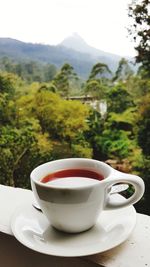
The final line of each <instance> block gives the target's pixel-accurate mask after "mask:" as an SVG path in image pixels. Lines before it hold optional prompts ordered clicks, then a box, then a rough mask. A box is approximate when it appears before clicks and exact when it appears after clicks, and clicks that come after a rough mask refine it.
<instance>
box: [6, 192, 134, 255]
mask: <svg viewBox="0 0 150 267" xmlns="http://www.w3.org/2000/svg"><path fill="white" fill-rule="evenodd" d="M113 197H114V198H115V200H120V199H121V198H123V197H122V196H120V195H118V194H115V195H114V196H113ZM64 216H65V215H64ZM135 223H136V211H135V209H134V207H133V206H130V207H127V208H122V209H118V210H113V211H103V212H102V213H101V215H100V216H99V218H98V221H97V224H96V225H95V226H94V227H93V228H91V229H90V230H88V231H86V232H83V233H80V234H66V233H62V232H59V231H57V230H55V229H54V228H53V227H52V226H49V224H48V221H47V219H46V218H45V216H44V215H43V213H42V212H40V211H37V210H35V208H33V207H32V205H31V206H30V205H29V204H28V205H26V206H24V207H20V208H19V209H18V210H17V211H16V212H15V214H14V215H13V217H12V220H11V227H12V232H13V234H14V236H15V237H16V238H17V239H18V240H19V241H20V242H21V243H22V244H24V245H25V246H27V247H29V248H31V249H33V250H35V251H38V252H41V253H44V254H48V255H53V256H63V257H78V256H87V255H92V254H96V253H99V252H104V251H106V250H109V249H111V248H113V247H115V246H117V245H119V244H121V243H122V242H123V241H125V240H126V239H127V238H128V237H129V235H130V234H131V232H132V230H133V229H134V226H135Z"/></svg>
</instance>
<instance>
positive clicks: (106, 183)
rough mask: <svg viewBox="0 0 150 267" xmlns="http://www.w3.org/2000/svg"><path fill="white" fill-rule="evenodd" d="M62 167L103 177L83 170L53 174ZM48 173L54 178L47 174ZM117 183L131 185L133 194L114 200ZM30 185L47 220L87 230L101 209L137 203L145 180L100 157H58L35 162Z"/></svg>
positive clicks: (59, 226) (72, 229) (65, 227)
mask: <svg viewBox="0 0 150 267" xmlns="http://www.w3.org/2000/svg"><path fill="white" fill-rule="evenodd" d="M64 170H65V172H66V170H83V173H84V172H85V173H86V172H87V173H88V172H89V173H90V172H91V171H92V172H95V173H96V175H98V176H99V175H100V176H101V175H102V178H103V179H102V180H96V179H95V177H93V176H94V175H93V174H92V178H91V177H89V174H88V177H86V176H87V175H84V176H85V177H83V174H82V173H81V174H82V175H81V177H80V171H79V174H78V175H77V171H75V172H74V174H75V175H72V174H71V175H70V174H69V175H70V176H71V177H67V178H66V177H64V178H58V179H56V178H54V177H53V176H54V173H55V174H57V173H58V172H62V173H63V171H64ZM50 174H52V175H50ZM48 175H50V177H51V176H52V177H53V180H51V178H47V177H48ZM69 175H67V176H69ZM58 176H59V175H58ZM44 179H45V180H44ZM49 179H50V181H49ZM117 183H126V184H130V185H133V187H134V190H135V191H134V193H133V195H132V196H131V197H130V198H128V199H123V201H120V202H118V199H117V202H115V200H114V199H112V197H111V194H110V191H111V188H112V186H113V185H115V184H117ZM31 186H32V190H33V193H34V195H35V198H36V200H37V202H38V204H39V205H40V207H41V209H42V211H43V213H44V214H45V216H46V217H47V219H48V220H49V222H50V224H51V225H52V226H54V227H55V228H56V229H58V230H61V231H64V232H69V233H78V232H82V231H85V230H88V229H89V228H91V227H92V226H93V225H95V223H96V221H97V218H98V216H99V214H100V213H101V212H102V211H103V210H106V209H107V210H111V209H118V208H123V207H127V206H129V205H131V204H134V203H136V202H137V201H138V200H139V199H140V198H141V197H142V195H143V193H144V182H143V180H142V179H141V178H140V177H138V176H136V175H131V174H124V173H122V172H119V171H117V170H115V169H113V168H112V167H110V166H109V165H107V164H106V163H103V162H101V161H97V160H92V159H83V158H70V159H61V160H56V161H51V162H47V163H45V164H42V165H40V166H38V167H37V168H35V169H34V170H33V171H32V173H31Z"/></svg>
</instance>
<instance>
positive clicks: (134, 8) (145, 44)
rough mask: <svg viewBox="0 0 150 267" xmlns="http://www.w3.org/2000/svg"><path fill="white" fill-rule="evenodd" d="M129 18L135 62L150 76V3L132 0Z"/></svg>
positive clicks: (145, 0)
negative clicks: (134, 44) (130, 20)
mask: <svg viewBox="0 0 150 267" xmlns="http://www.w3.org/2000/svg"><path fill="white" fill-rule="evenodd" d="M129 17H131V18H132V21H133V22H132V24H131V27H130V29H129V32H130V34H131V35H132V36H133V39H134V41H135V43H136V46H135V49H136V51H137V53H138V54H137V56H136V62H137V63H141V64H142V67H143V68H144V69H145V70H146V73H145V74H147V76H150V1H149V0H138V1H136V0H133V1H132V3H131V5H130V6H129Z"/></svg>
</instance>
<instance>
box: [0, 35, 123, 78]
mask: <svg viewBox="0 0 150 267" xmlns="http://www.w3.org/2000/svg"><path fill="white" fill-rule="evenodd" d="M4 56H7V57H10V58H11V59H13V60H14V61H31V60H32V61H38V62H40V63H50V64H54V65H55V66H56V67H57V68H59V67H61V66H62V65H63V64H64V63H65V62H68V63H69V64H71V65H72V66H73V67H74V69H75V71H76V72H77V74H78V75H79V76H81V77H84V78H87V77H88V75H89V73H90V71H91V68H92V66H93V65H94V64H95V63H97V62H103V63H106V64H107V65H108V66H109V68H110V69H111V70H112V71H113V72H114V71H115V70H116V68H117V65H118V61H119V60H120V58H121V57H120V56H117V55H113V54H110V53H106V52H103V51H101V50H98V49H95V48H92V47H91V46H89V45H88V44H87V43H86V42H85V41H84V40H83V39H82V38H81V37H80V36H77V35H74V36H72V37H69V38H66V39H65V40H64V41H63V42H62V43H61V44H59V45H56V46H52V45H43V44H33V43H25V42H22V41H18V40H15V39H11V38H0V58H2V57H4Z"/></svg>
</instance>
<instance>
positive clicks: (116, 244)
mask: <svg viewBox="0 0 150 267" xmlns="http://www.w3.org/2000/svg"><path fill="white" fill-rule="evenodd" d="M116 195H119V194H116ZM119 196H120V197H121V198H124V197H123V196H121V195H119ZM23 207H24V208H26V209H33V210H34V211H36V213H37V214H39V212H40V211H37V210H35V209H34V208H33V207H32V205H31V206H29V203H28V204H26V205H24V206H19V207H18V208H17V209H16V211H15V212H14V214H13V216H12V218H11V230H12V233H13V235H14V237H15V238H16V239H17V240H18V241H19V242H20V243H21V244H23V245H24V246H25V247H27V248H29V249H31V250H33V251H35V252H39V253H42V254H45V255H49V256H56V257H69V258H71V257H84V256H91V255H94V254H98V253H103V252H106V251H108V250H111V249H113V248H115V247H117V246H119V245H120V244H122V243H123V242H125V241H126V240H127V239H128V238H129V236H130V235H131V233H132V231H133V230H134V228H135V225H136V210H135V208H134V206H133V205H130V206H129V207H126V209H130V210H131V211H132V212H131V213H132V214H131V215H132V217H133V218H132V219H133V222H132V226H130V229H129V231H128V234H126V236H125V237H124V238H123V239H122V240H120V241H119V242H114V245H110V246H108V247H107V248H106V249H103V250H102V249H101V250H100V249H97V250H96V249H93V250H94V251H93V250H92V249H91V252H88V253H86V252H85V251H84V250H83V251H81V252H80V253H72V254H69V253H68V254H66V253H63V254H62V253H54V252H51V251H49V252H48V251H47V250H46V251H43V249H40V248H37V247H32V246H29V245H28V244H26V242H24V240H22V238H20V236H19V235H18V232H17V233H16V230H15V224H16V222H17V218H18V217H19V215H21V213H22V212H26V209H25V210H24V209H23ZM105 212H111V210H109V211H105ZM40 214H41V215H42V216H44V214H43V213H41V212H40ZM131 215H130V216H131ZM99 217H100V216H99ZM98 221H99V219H98ZM50 227H52V226H50ZM52 228H53V227H52ZM52 228H51V229H52ZM56 231H57V230H56ZM88 231H90V230H88ZM88 231H87V233H88ZM56 249H57V248H56Z"/></svg>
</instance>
